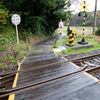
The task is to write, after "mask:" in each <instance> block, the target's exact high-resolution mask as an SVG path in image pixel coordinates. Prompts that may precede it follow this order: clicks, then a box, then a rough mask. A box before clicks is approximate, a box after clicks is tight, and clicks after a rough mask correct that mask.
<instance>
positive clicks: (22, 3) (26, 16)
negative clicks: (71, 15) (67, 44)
mask: <svg viewBox="0 0 100 100" xmlns="http://www.w3.org/2000/svg"><path fill="white" fill-rule="evenodd" d="M3 4H4V5H5V7H6V8H8V9H9V12H10V14H12V13H15V12H17V13H19V14H20V16H21V18H22V22H21V24H22V26H23V28H24V29H27V30H28V31H31V32H32V34H36V35H52V34H53V32H54V31H55V30H56V29H57V28H58V22H59V21H60V19H63V20H64V19H66V12H64V6H65V5H66V4H65V0H17V1H16V0H4V1H3Z"/></svg>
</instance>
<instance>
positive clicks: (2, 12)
mask: <svg viewBox="0 0 100 100" xmlns="http://www.w3.org/2000/svg"><path fill="white" fill-rule="evenodd" d="M8 13H9V11H8V10H7V8H5V7H4V6H3V5H2V4H1V3H0V29H2V28H3V26H4V25H5V24H7V18H8Z"/></svg>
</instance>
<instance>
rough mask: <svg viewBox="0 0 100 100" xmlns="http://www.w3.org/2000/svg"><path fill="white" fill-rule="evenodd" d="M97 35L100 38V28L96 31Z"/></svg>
mask: <svg viewBox="0 0 100 100" xmlns="http://www.w3.org/2000/svg"><path fill="white" fill-rule="evenodd" d="M96 35H99V36H100V27H98V29H97V30H96Z"/></svg>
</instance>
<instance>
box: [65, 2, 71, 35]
mask: <svg viewBox="0 0 100 100" xmlns="http://www.w3.org/2000/svg"><path fill="white" fill-rule="evenodd" d="M66 3H67V27H68V28H67V31H69V30H70V29H69V14H68V0H66ZM67 35H68V33H67Z"/></svg>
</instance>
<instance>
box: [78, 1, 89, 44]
mask: <svg viewBox="0 0 100 100" xmlns="http://www.w3.org/2000/svg"><path fill="white" fill-rule="evenodd" d="M80 5H81V6H82V8H81V9H80V10H79V11H82V10H84V11H83V37H82V40H81V42H78V43H79V44H88V42H85V38H84V31H85V18H86V17H87V13H86V11H89V9H88V8H87V6H89V5H90V3H88V4H86V2H85V1H84V5H83V4H82V3H80ZM81 15H82V13H81V12H79V14H78V16H81Z"/></svg>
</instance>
